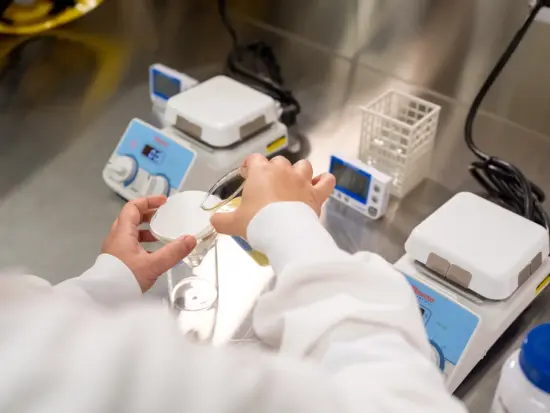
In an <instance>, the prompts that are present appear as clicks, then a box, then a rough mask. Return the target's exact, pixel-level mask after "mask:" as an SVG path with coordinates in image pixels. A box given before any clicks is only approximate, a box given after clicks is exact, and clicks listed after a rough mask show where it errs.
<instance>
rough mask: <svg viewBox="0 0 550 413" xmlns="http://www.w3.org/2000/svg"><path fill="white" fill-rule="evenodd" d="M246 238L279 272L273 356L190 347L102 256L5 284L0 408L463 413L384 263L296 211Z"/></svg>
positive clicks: (263, 220) (272, 298) (412, 305)
mask: <svg viewBox="0 0 550 413" xmlns="http://www.w3.org/2000/svg"><path fill="white" fill-rule="evenodd" d="M248 239H249V241H250V243H251V244H252V246H253V247H255V248H257V249H259V250H261V251H264V252H265V253H266V254H267V255H268V257H269V259H270V261H271V263H272V265H273V267H274V270H275V272H276V274H278V276H277V283H276V287H275V289H274V290H273V291H271V292H269V293H267V294H265V295H264V296H262V297H261V299H260V300H259V302H258V305H257V308H256V311H255V315H254V328H255V332H256V334H257V335H258V337H260V339H261V340H262V341H263V342H264V343H265V344H266V345H267V346H268V347H271V348H273V349H275V350H278V351H279V354H266V353H259V352H257V353H256V352H252V351H251V350H249V349H236V348H233V349H231V348H210V347H207V346H204V345H197V344H193V343H190V342H188V341H187V340H186V339H185V338H184V337H183V336H182V335H181V334H180V332H179V330H178V329H177V328H176V325H175V322H174V320H173V319H172V317H171V316H170V315H169V314H168V312H167V311H166V310H165V309H164V308H162V307H160V306H157V305H153V304H151V303H146V302H144V301H143V300H140V296H141V293H140V289H139V287H138V285H137V283H136V281H135V279H134V277H133V275H132V274H131V272H130V271H129V270H128V268H127V267H126V266H125V265H124V264H123V263H121V262H120V261H118V260H117V259H116V258H114V257H112V256H109V255H101V256H99V258H98V259H97V261H96V263H95V265H94V266H93V267H92V268H91V269H90V270H88V271H87V272H85V273H84V274H83V275H81V276H80V277H78V278H75V279H72V280H68V281H66V282H63V283H61V284H59V285H57V286H55V287H51V286H50V285H49V284H48V283H46V282H45V281H43V280H41V279H39V278H36V277H31V276H24V275H4V276H2V277H0V412H10V413H11V412H13V413H15V412H17V413H27V412H56V413H65V412H67V413H88V412H90V413H91V412H94V413H96V412H114V413H124V412H143V413H163V412H166V413H175V412H183V413H226V412H227V413H229V412H239V413H295V412H300V413H336V412H338V413H356V412H357V413H358V412H361V413H364V412H369V413H394V412H395V413H397V412H399V413H430V412H433V413H463V412H465V409H464V407H463V406H462V404H461V403H460V402H459V401H457V400H456V399H454V398H453V397H452V396H451V395H450V394H449V393H448V392H447V390H446V389H445V386H444V382H443V379H442V377H441V375H440V373H439V371H438V370H437V368H436V367H435V366H434V363H433V362H432V361H431V359H430V347H429V344H428V341H427V338H426V335H425V332H424V329H423V325H422V321H421V317H420V314H419V311H418V308H417V303H416V299H415V296H414V295H413V293H412V290H411V288H410V287H409V285H408V284H407V282H406V280H405V279H404V277H403V276H402V275H401V274H400V273H399V272H397V271H396V270H394V269H393V268H392V266H391V265H390V264H388V263H387V262H386V261H384V260H383V259H382V258H380V257H379V256H377V255H374V254H369V253H360V254H356V255H354V256H351V255H349V254H347V253H345V252H342V251H341V250H339V249H338V248H337V246H336V245H335V243H334V241H333V240H332V238H331V237H330V235H329V234H328V233H327V232H326V231H325V229H324V228H323V227H322V226H321V225H320V224H319V222H318V219H317V216H316V215H315V213H314V212H313V211H312V210H311V209H310V208H309V207H307V206H306V205H304V204H298V203H280V204H273V205H270V206H268V207H266V208H264V209H263V210H262V211H261V212H260V213H259V214H258V215H257V216H256V217H255V218H254V220H253V221H252V222H251V224H250V226H249V228H248Z"/></svg>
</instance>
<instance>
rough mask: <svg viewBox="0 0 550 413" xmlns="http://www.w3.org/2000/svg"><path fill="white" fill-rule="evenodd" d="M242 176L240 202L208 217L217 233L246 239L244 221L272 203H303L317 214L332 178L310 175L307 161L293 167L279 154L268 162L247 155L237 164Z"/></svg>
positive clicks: (326, 175)
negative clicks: (242, 161) (239, 166)
mask: <svg viewBox="0 0 550 413" xmlns="http://www.w3.org/2000/svg"><path fill="white" fill-rule="evenodd" d="M241 175H242V176H243V178H245V179H246V181H245V185H244V189H243V195H242V199H241V203H240V205H239V207H238V208H237V209H236V210H234V211H232V212H218V213H216V214H214V215H213V216H212V218H211V223H212V226H213V227H214V228H215V229H216V231H218V233H220V234H227V235H234V236H235V235H236V236H240V237H243V238H246V229H247V227H248V224H249V223H250V221H252V219H253V218H254V217H255V216H256V214H257V213H258V212H259V211H260V210H261V209H262V208H264V207H265V206H267V205H269V204H272V203H275V202H303V203H304V204H306V205H309V206H310V207H311V208H312V209H313V210H314V211H315V212H316V213H317V215H320V214H321V207H322V205H323V204H324V202H325V201H326V200H327V198H328V197H329V195H330V194H331V193H332V191H333V189H334V186H335V185H336V179H335V178H334V176H333V175H331V174H329V173H324V174H321V175H319V176H317V177H315V178H313V168H312V166H311V163H310V162H309V161H307V160H301V161H298V162H297V163H296V164H294V166H293V165H292V164H291V163H290V162H289V161H288V160H287V159H286V158H283V157H282V156H277V157H275V158H273V159H272V160H271V161H269V160H267V159H266V158H265V157H264V156H262V155H258V154H255V155H251V156H249V157H248V158H247V159H246V160H245V161H244V163H243V164H242V166H241Z"/></svg>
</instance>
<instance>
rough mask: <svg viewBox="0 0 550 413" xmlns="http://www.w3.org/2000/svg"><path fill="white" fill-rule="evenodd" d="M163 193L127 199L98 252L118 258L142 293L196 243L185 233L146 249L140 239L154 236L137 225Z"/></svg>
mask: <svg viewBox="0 0 550 413" xmlns="http://www.w3.org/2000/svg"><path fill="white" fill-rule="evenodd" d="M165 202H166V197H165V196H151V197H147V198H140V199H136V200H135V201H130V202H128V203H127V204H126V205H125V206H124V208H122V211H121V212H120V215H119V217H118V218H117V219H116V221H115V222H114V224H113V226H112V227H111V232H110V233H109V235H108V236H107V239H106V240H105V242H104V243H103V248H102V252H103V253H105V254H110V255H113V256H115V257H117V258H118V259H119V260H121V261H122V262H123V263H124V264H126V266H127V267H128V268H129V269H130V270H131V271H132V273H133V274H134V276H135V277H136V280H137V282H138V284H139V286H140V287H141V290H142V291H143V292H145V291H147V290H149V289H150V288H151V287H152V286H153V285H154V284H155V282H156V281H157V279H158V278H159V277H160V276H161V275H162V274H163V273H165V272H166V271H168V270H169V269H170V268H172V267H175V266H176V265H177V264H178V263H179V262H180V261H181V260H182V259H183V258H185V257H186V256H187V255H188V254H189V253H190V252H191V251H193V249H194V248H195V245H196V243H197V242H196V240H195V238H194V237H192V236H185V237H182V238H179V239H177V240H176V241H174V242H171V243H170V244H168V245H165V246H163V247H162V248H160V249H159V250H157V251H155V252H151V253H150V252H148V251H146V250H145V249H144V248H143V246H142V245H141V243H142V242H155V241H157V239H156V238H155V237H154V236H153V234H151V232H150V231H149V230H146V229H141V230H140V229H139V228H138V227H139V225H141V224H142V223H144V222H149V221H150V220H151V218H152V216H153V215H154V213H155V212H156V210H157V208H159V207H160V206H161V205H162V204H164V203H165Z"/></svg>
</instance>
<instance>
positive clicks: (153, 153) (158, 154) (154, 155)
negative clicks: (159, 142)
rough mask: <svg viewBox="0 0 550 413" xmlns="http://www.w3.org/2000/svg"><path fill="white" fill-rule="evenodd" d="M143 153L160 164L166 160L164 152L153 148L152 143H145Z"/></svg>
mask: <svg viewBox="0 0 550 413" xmlns="http://www.w3.org/2000/svg"><path fill="white" fill-rule="evenodd" d="M141 154H142V155H143V156H145V157H147V159H150V160H151V161H153V162H154V163H156V164H159V165H160V164H161V163H162V162H163V161H164V152H162V151H161V150H160V149H157V148H153V147H152V146H151V145H145V146H144V147H143V150H142V151H141Z"/></svg>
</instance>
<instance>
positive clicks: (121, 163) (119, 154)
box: [103, 119, 197, 199]
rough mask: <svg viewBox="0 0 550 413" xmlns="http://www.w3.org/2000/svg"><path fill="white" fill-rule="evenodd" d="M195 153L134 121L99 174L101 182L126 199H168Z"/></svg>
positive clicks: (143, 123) (178, 186)
mask: <svg viewBox="0 0 550 413" xmlns="http://www.w3.org/2000/svg"><path fill="white" fill-rule="evenodd" d="M196 156H197V155H196V152H195V151H193V150H192V149H190V148H187V147H184V146H182V145H181V144H180V143H178V142H175V141H174V139H173V138H172V137H169V136H167V135H166V134H165V133H164V132H162V131H161V130H159V129H157V128H154V127H153V126H151V125H149V124H147V123H145V122H143V121H140V120H139V119H134V120H132V121H131V122H130V124H129V125H128V128H127V129H126V132H125V133H124V136H123V137H122V139H121V140H120V142H119V144H118V146H117V148H116V149H115V151H114V152H113V154H112V155H111V158H110V159H109V162H108V163H107V165H106V166H105V169H104V170H103V179H104V180H105V182H106V183H107V185H109V186H110V187H111V188H112V189H113V190H114V191H116V192H117V193H119V194H121V195H122V196H123V197H125V198H126V199H135V198H138V197H142V196H147V195H167V196H168V195H170V194H172V193H174V192H176V191H178V190H179V189H180V188H181V187H182V184H183V182H184V180H185V178H186V176H187V175H188V173H189V171H190V170H191V167H192V166H193V162H194V161H195V158H196Z"/></svg>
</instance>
